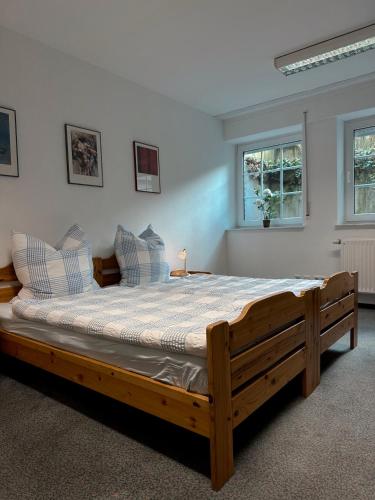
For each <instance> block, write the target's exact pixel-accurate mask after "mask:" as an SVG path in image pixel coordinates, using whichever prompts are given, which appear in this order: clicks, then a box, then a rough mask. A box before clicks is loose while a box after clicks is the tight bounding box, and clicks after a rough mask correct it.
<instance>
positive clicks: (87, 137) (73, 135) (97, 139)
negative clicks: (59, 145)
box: [65, 124, 103, 187]
mask: <svg viewBox="0 0 375 500" xmlns="http://www.w3.org/2000/svg"><path fill="white" fill-rule="evenodd" d="M65 143H66V162H67V169H68V183H69V184H80V185H82V186H95V187H103V163H102V138H101V132H99V131H97V130H91V129H88V128H84V127H79V126H76V125H70V124H65Z"/></svg>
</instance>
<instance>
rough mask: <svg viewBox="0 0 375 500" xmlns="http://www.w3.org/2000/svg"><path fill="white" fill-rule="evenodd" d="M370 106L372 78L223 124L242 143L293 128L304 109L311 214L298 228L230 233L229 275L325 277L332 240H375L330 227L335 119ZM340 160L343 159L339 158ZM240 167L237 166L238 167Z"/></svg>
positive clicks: (365, 232)
mask: <svg viewBox="0 0 375 500" xmlns="http://www.w3.org/2000/svg"><path fill="white" fill-rule="evenodd" d="M374 107H375V81H374V80H372V81H368V82H364V83H360V84H357V85H353V86H350V87H346V88H339V89H336V90H332V91H330V92H329V93H325V94H320V95H315V96H311V97H309V98H305V99H303V100H299V101H295V102H291V103H289V104H284V105H279V106H277V107H274V108H270V109H265V110H263V111H257V112H253V113H250V114H247V115H243V116H239V117H237V118H231V119H227V120H226V121H225V123H224V136H225V138H226V139H227V140H230V141H232V142H235V141H237V142H242V141H244V140H246V139H245V138H246V137H248V136H252V135H254V134H264V133H266V132H267V131H270V130H274V129H281V128H283V127H292V126H294V125H296V124H298V123H301V121H302V113H303V111H305V110H307V111H308V126H307V134H308V136H307V144H308V145H307V159H308V163H309V181H310V201H311V216H310V217H309V218H308V219H307V220H306V223H305V224H306V225H305V228H304V229H303V230H293V229H290V230H288V229H271V230H246V229H244V230H234V231H229V232H228V234H227V238H228V242H227V245H228V271H229V273H230V274H237V275H252V276H260V277H266V276H269V277H281V276H294V275H295V274H300V275H326V274H330V273H333V272H336V271H338V270H339V251H338V250H337V248H338V247H337V246H334V245H332V242H333V241H334V240H336V239H337V238H341V239H345V238H351V237H370V238H375V225H374V226H373V228H366V229H365V228H355V229H352V228H344V229H343V228H335V225H336V224H337V222H338V211H337V204H338V197H337V181H338V179H337V163H338V161H339V160H340V158H339V157H338V148H337V125H338V122H337V117H338V115H343V114H350V113H354V112H357V111H359V110H364V109H368V108H374ZM341 160H342V159H341ZM237 168H239V167H237Z"/></svg>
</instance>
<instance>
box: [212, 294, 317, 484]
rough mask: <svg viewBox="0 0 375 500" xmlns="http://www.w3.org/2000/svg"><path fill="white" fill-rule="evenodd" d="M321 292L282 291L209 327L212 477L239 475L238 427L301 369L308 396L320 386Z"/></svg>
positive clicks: (214, 480) (216, 481) (220, 479)
mask: <svg viewBox="0 0 375 500" xmlns="http://www.w3.org/2000/svg"><path fill="white" fill-rule="evenodd" d="M318 292H319V290H318V289H314V290H309V291H307V292H305V293H304V294H303V295H302V296H300V297H296V296H295V295H294V294H293V293H291V292H284V293H278V294H275V295H272V296H269V297H267V298H265V299H261V300H257V301H254V302H252V303H251V304H249V305H248V306H246V307H245V308H244V310H243V312H242V314H241V316H240V317H239V318H238V319H237V320H235V321H233V322H231V323H228V322H225V321H222V322H218V323H215V324H213V325H210V326H209V327H208V328H207V344H208V346H207V347H208V375H209V405H210V417H211V422H210V442H211V481H212V487H213V488H214V489H215V490H218V489H220V488H221V486H222V485H223V484H224V483H225V482H226V481H227V480H228V478H229V477H230V476H231V475H232V474H233V471H234V468H233V444H232V439H233V437H232V436H233V429H234V428H235V427H236V426H238V425H239V424H240V423H241V422H242V421H243V420H244V419H246V418H247V417H248V416H249V415H250V414H251V413H253V412H254V411H255V410H256V409H257V408H259V407H260V406H261V405H262V404H263V403H264V402H265V401H267V400H268V399H269V398H270V397H271V396H273V395H274V394H275V393H276V392H278V391H279V390H280V389H281V388H282V387H283V386H284V385H285V384H287V383H288V382H289V381H290V380H292V379H293V378H294V377H295V376H296V375H298V374H299V373H303V394H304V396H308V395H309V394H310V393H311V392H312V391H313V390H314V389H315V387H316V386H317V385H318V384H319V357H320V353H319V337H318V335H317V332H316V330H315V322H314V306H316V304H317V294H318Z"/></svg>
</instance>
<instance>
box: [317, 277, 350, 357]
mask: <svg viewBox="0 0 375 500" xmlns="http://www.w3.org/2000/svg"><path fill="white" fill-rule="evenodd" d="M319 304H320V313H319V333H320V352H321V353H323V352H325V351H326V350H327V349H329V348H330V347H331V346H332V345H333V344H334V343H335V342H337V340H339V339H340V338H341V337H342V336H343V335H345V334H346V333H347V332H349V331H350V348H351V349H354V348H355V347H356V346H357V343H358V273H352V274H350V273H347V272H341V273H337V274H334V275H333V276H331V277H329V278H327V279H326V280H325V281H324V283H323V285H322V288H321V290H320V292H319Z"/></svg>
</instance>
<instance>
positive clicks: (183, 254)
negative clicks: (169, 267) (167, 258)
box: [177, 248, 189, 276]
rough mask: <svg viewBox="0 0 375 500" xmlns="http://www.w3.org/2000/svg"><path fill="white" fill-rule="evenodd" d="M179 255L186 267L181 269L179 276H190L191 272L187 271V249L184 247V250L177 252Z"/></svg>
mask: <svg viewBox="0 0 375 500" xmlns="http://www.w3.org/2000/svg"><path fill="white" fill-rule="evenodd" d="M177 257H178V258H179V259H180V260H183V261H184V269H183V271H182V270H181V271H179V273H178V274H179V276H188V275H189V273H188V272H187V268H186V260H187V251H186V249H185V248H184V249H183V250H180V251H179V252H178V254H177Z"/></svg>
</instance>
